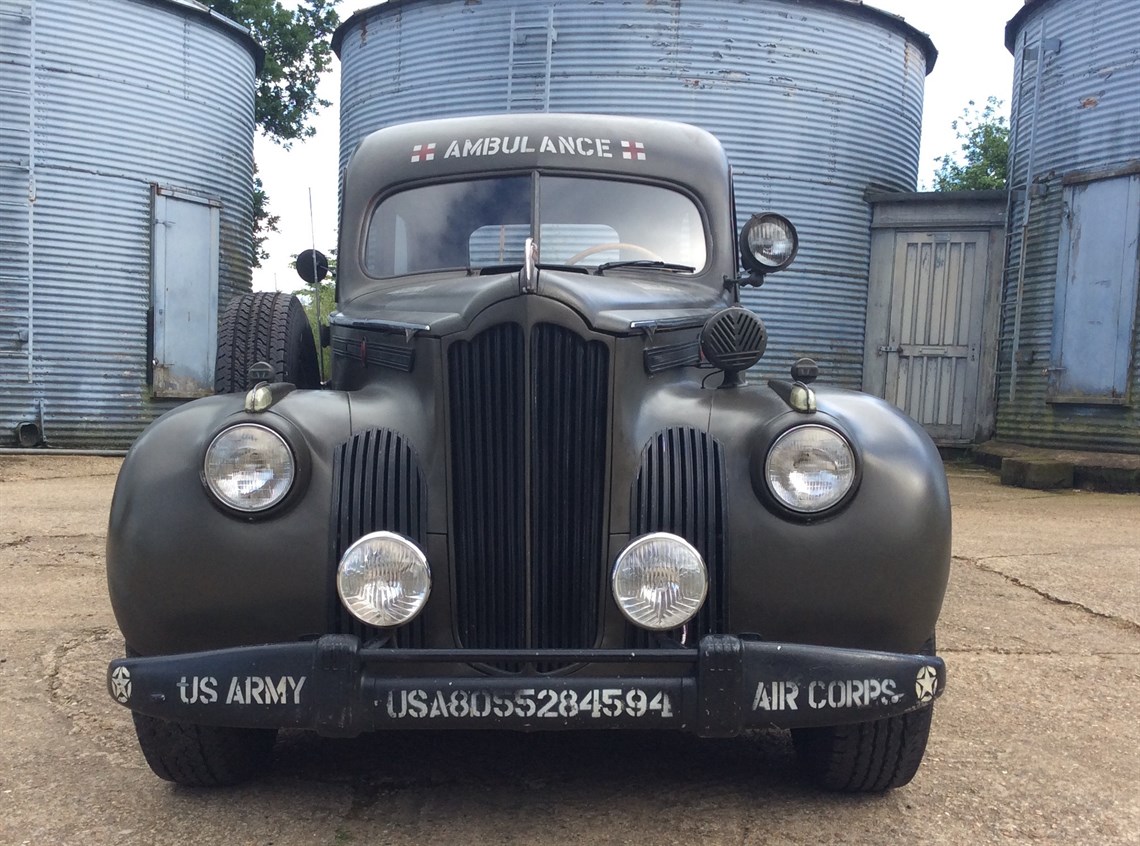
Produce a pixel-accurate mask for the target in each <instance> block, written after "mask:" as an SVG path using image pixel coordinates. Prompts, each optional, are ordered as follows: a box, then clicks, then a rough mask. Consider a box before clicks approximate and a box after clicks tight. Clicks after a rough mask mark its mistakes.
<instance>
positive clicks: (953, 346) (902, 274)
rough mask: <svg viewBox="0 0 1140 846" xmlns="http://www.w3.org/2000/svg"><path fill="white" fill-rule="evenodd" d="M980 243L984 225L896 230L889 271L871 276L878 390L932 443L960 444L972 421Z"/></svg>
mask: <svg viewBox="0 0 1140 846" xmlns="http://www.w3.org/2000/svg"><path fill="white" fill-rule="evenodd" d="M988 246H989V233H988V232H986V231H976V232H971V231H965V232H905V231H903V232H896V233H895V244H894V256H893V269H892V272H891V273H890V274H889V278H888V277H887V275H886V274H884V278H876V277H873V278H872V281H871V285H872V290H871V296H870V302H871V307H872V308H874V307H875V303H876V302H878V303H879V304H880V308H881V310H882V311H884V312H886V314H885V315H883V316H885V317H887V319H886V320H885V321H884V320H882V319H881V317H880V319H879V320H873V319H872V315H870V314H869V315H868V339H867V341H868V352H869V353H871V354H872V355H873V358H871V359H870V361H871V362H872V363H873V368H874V369H877V370H878V371H879V378H881V379H882V382H881V383H880V384H881V386H882V387H881V393H880V395H881V396H882V397H884V398H885V399H886V400H888V401H889V402H892V403H894V404H895V405H897V406H898V407H899V408H901V409H902V410H903V411H905V412H906V413H907V414H908V415H910V416H911V417H912V418H914V419H915V420H917V421H918V422H919V423H921V424H922V426H923V428H925V429H926V431H927V432H928V433H929V434H930V436H931V437H932V438H933V439H934V440H935V442H937V443H939V444H944V445H954V444H968V443H970V442H971V441H972V440H973V437H974V433H975V431H976V428H977V405H978V395H979V390H978V389H979V361H980V359H981V358H982V356H981V346H982V326H983V321H982V311H983V308H984V303H985V292H986V276H987V264H988V255H987V253H988ZM884 323H885V324H886V326H885V328H886V332H885V333H884V332H883V331H882V327H883V325H884ZM876 326H877V327H878V328H877V330H876V328H875V327H876ZM876 335H877V337H876ZM867 381H868V382H869V384H868V385H867V386H866V387H867V389H868V390H872V391H874V392H876V393H879V391H876V390H875V387H877V386H873V384H870V383H874V382H876V381H878V380H877V379H875V378H870V379H867Z"/></svg>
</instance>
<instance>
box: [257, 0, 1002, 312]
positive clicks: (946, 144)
mask: <svg viewBox="0 0 1140 846" xmlns="http://www.w3.org/2000/svg"><path fill="white" fill-rule="evenodd" d="M377 2H378V0H341V3H340V5H339V6H338V7H337V10H338V11H339V12H340V16H341V19H342V20H345V19H347V18H348V17H349V15H351V14H352V13H353V12H354V11H356V10H358V9H364V8H368V7H369V6H374V5H376V3H377ZM866 5H868V6H874V7H876V8H879V9H882V10H884V11H887V12H891V13H892V14H896V15H899V16H901V17H903V18H905V19H906V21H907V23H909V24H911V25H912V26H913V27H915V28H916V29H919V30H921V31H923V32H925V33H927V34H928V35H929V36H930V37H931V39H932V40H933V41H934V46H935V47H937V48H938V61H937V62H936V63H935V65H934V70H933V72H931V74H930V75H929V76H927V78H926V93H925V100H924V102H925V107H924V115H923V123H922V149H921V152H920V157H919V176H918V179H919V185H918V188H919V189H920V190H922V189H928V188H929V187H930V185H931V183H932V182H933V175H934V171H935V161H934V160H935V159H936V158H938V157H940V156H942V155H943V154H945V153H950V152H954V151H955V150H956V149H957V146H958V142H957V140H956V138H955V135H954V131H953V130H952V129H951V128H950V123H951V121H953V120H954V119H955V118H956V117H958V116H959V115H960V114H961V113H962V110H963V109H964V108H965V107H966V105H967V103H968V102H969V101H970V100H973V101H975V102H976V103H978V104H983V103H985V100H986V98H987V97H989V96H990V95H991V94H992V95H995V96H997V97H998V98H999V99H1001V100H1003V101H1004V102H1005V105H1006V108H1007V110H1008V106H1009V98H1010V91H1011V89H1012V86H1013V57H1012V56H1011V55H1010V54H1009V52H1008V51H1007V50H1006V49H1005V25H1006V23H1007V22H1008V21H1009V19H1010V18H1012V17H1013V16H1014V15H1015V14H1016V13H1017V11H1018V9H1020V8H1021V6H1022V0H870V2H867V4H866ZM333 64H334V68H333V71H332V72H331V73H329V74H327V75H326V76H325V78H324V79H323V80H322V81H321V86H320V95H321V96H322V97H324V98H325V99H326V100H331V101H332V103H333V104H332V106H330V107H329V108H327V109H325V110H324V111H323V112H322V113H321V114H320V115H319V116H318V117H317V119H316V120H315V122H314V126H315V127H316V129H317V133H316V135H315V136H314V137H313V138H310V139H309V140H307V141H305V142H303V143H296V144H294V145H293V147H292V149H291V150H285V149H283V148H281V147H279V146H278V145H276V144H274V143H273V142H272V141H269V140H268V139H266V138H264V137H261V136H260V135H259V136H258V138H257V140H256V141H255V144H254V152H255V156H256V158H257V164H258V168H259V170H260V173H261V179H262V181H263V182H264V184H265V190H266V193H267V194H268V195H269V208H270V212H271V213H272V214H276V215H279V216H280V218H281V220H280V222H279V223H278V226H279V228H280V230H281V231H280V232H279V233H276V234H274V235H271V237H270V238H269V239H268V240H267V241H266V248H267V249H268V250H269V254H270V256H269V259H268V260H267V261H265V262H263V266H262V267H261V268H259V269H256V270H254V273H253V287H254V289H255V290H274V289H280V290H285V291H292V290H295V289H297V288H299V287H301V286H302V285H303V283H302V282H301V280H300V279H298V278H297V276H296V273H295V271H294V270H293V269H292V268H291V267H290V266H289V264H290V262H291V261H292V260H293V256H295V255H296V254H297V253H299V252H300V251H301V250H303V249H306V248H307V247H309V246H311V245H312V242H313V235H312V233H313V232H315V235H316V244H317V249H319V250H321V251H323V252H325V253H328V252H329V251H330V250H332V249H333V248H334V247H335V246H336V214H337V210H336V200H337V161H338V145H339V138H338V133H339V120H338V108H339V106H338V100H339V97H340V68H339V64H338V63H337V62H336V61H335V59H334V62H333ZM310 192H311V195H312V208H313V223H312V224H310V217H309V197H310Z"/></svg>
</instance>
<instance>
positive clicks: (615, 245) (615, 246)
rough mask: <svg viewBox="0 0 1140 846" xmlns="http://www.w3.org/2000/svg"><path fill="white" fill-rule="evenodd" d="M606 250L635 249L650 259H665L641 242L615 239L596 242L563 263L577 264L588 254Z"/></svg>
mask: <svg viewBox="0 0 1140 846" xmlns="http://www.w3.org/2000/svg"><path fill="white" fill-rule="evenodd" d="M606 250H633V251H634V252H635V253H641V254H642V255H643V256H645V257H646V258H647V259H649V260H650V261H664V259H663V258H661V256H659V255H657V253H655V252H653V250H650V249H647V248H646V247H642V246H641V245H640V244H627V243H625V242H624V241H613V242H612V243H609V244H594V246H592V247H587V248H586V249H584V250H582V252H580V253H575V254H574V255H572V256H570V258H568V259H566V261H564V262H563V264H577V263H578V262H580V261H581V260H582V259H584V258H586V257H587V256H592V255H593V254H594V253H604V252H605V251H606Z"/></svg>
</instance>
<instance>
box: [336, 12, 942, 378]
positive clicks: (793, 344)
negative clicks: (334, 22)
mask: <svg viewBox="0 0 1140 846" xmlns="http://www.w3.org/2000/svg"><path fill="white" fill-rule="evenodd" d="M551 22H552V23H553V30H554V33H555V37H554V38H553V39H548V38H547V34H546V32H547V29H548V27H549V25H550V24H551ZM333 45H334V47H335V48H336V49H337V51H338V55H339V56H340V59H341V64H342V73H341V148H340V149H341V162H342V164H343V163H344V162H346V161H347V159H348V156H349V155H351V153H352V150H353V149H354V147H355V146H356V144H357V143H358V142H359V141H360V140H361V139H362V138H363V137H364V136H365V135H366V134H367V133H369V132H371V131H373V130H375V129H379V128H381V127H384V126H388V125H391V124H395V123H400V122H402V121H407V120H417V119H422V118H429V117H446V116H455V115H471V114H487V113H495V112H503V111H509V110H516V111H519V110H527V111H535V110H544V109H545V110H549V111H565V112H592V113H602V114H625V115H633V116H641V117H657V118H667V119H674V120H680V121H685V122H687V123H693V124H696V125H698V126H701V127H703V128H704V129H707V130H709V131H710V132H712V133H713V134H714V135H716V136H717V137H718V138H719V139H720V140H721V142H722V143H723V144H724V146H725V149H726V150H727V152H728V156H729V159H730V160H731V162H732V164H733V168H734V171H735V175H736V187H737V210H738V214H739V218H740V222H741V223H743V222H744V221H745V220H747V218H748V216H749V215H750V214H751V213H752V212H755V211H763V210H772V211H779V212H782V213H784V214H787V215H788V216H790V217H791V218H792V219H793V221H794V222H795V223H796V225H797V226H798V227H799V230H800V236H801V248H800V253H799V257H798V258H797V259H796V263H795V265H793V268H792V269H791V270H789V271H788V272H786V273H781V274H779V275H778V276H773V277H772V278H771V280H770V281H769V282H768V284H767V286H766V288H765V289H763V290H761V291H758V292H757V291H753V290H748V291H746V292H745V300H746V302H747V304H748V305H750V306H751V307H752V308H754V309H755V310H756V311H757V312H759V313H760V314H761V315H762V316H763V317H764V320H765V321H766V322H767V324H768V327H769V329H770V330H771V337H772V341H771V343H770V344H769V347H768V354H767V356H766V357H765V359H764V360H763V361H762V362H761V363H760V366H759V368H758V369H759V371H760V372H762V373H765V374H773V373H780V374H786V373H787V368H788V366H789V365H790V363H791V361H792V360H794V358H796V357H798V356H800V355H812V356H814V357H816V358H817V359H818V360H819V361H820V363H821V367H822V371H823V377H822V378H823V379H824V380H826V381H827V382H828V383H830V384H840V385H845V386H852V387H858V386H859V385H860V382H861V378H862V358H863V330H864V323H865V314H866V305H867V272H868V262H869V254H870V234H869V222H870V211H869V207H868V205H867V203H866V202H865V201H864V199H863V195H864V192H865V191H866V190H867V189H868V188H869V187H875V188H883V189H887V190H900V191H902V190H914V187H915V182H916V179H917V172H918V148H919V131H920V123H921V117H922V96H923V84H924V80H925V76H926V74H927V72H928V70H929V68H930V66H931V65H932V64H933V60H934V56H935V51H934V48H933V45H932V44H931V43H930V41H929V39H928V38H926V37H925V36H923V35H922V34H921V33H919V32H917V31H916V30H914V29H913V28H911V27H909V26H907V25H906V24H904V23H902V22H901V20H900V19H898V18H895V17H893V16H889V15H886V14H885V13H882V12H878V11H877V10H874V9H871V8H869V7H866V6H862V5H857V4H853V3H848V2H844V0H684V1H683V2H681V0H673V2H638V3H630V2H623V0H558V2H550V0H547V2H541V1H540V0H498V2H495V3H470V2H466V0H430V2H429V0H390V1H389V2H388V3H386V4H383V5H380V6H376V7H373V8H371V9H369V10H366V11H364V12H360V13H357V14H356V15H354V16H353V17H352V18H350V19H349V20H348V21H346V22H345V23H344V24H343V25H342V26H341V28H340V30H338V32H337V34H336V36H335V37H334V40H333ZM548 57H549V61H548V60H547V59H548Z"/></svg>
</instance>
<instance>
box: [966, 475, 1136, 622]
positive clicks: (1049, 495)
mask: <svg viewBox="0 0 1140 846" xmlns="http://www.w3.org/2000/svg"><path fill="white" fill-rule="evenodd" d="M950 486H951V493H952V499H953V501H954V506H953V520H954V555H955V556H956V557H960V558H964V559H970V560H973V561H976V562H978V564H979V566H982V567H983V568H985V569H987V570H991V571H993V572H995V573H1000V574H1002V575H1003V576H1006V577H1007V578H1009V579H1011V580H1012V581H1015V582H1016V583H1018V584H1021V585H1024V586H1026V587H1029V588H1031V589H1033V590H1036V591H1038V592H1039V593H1040V594H1041V595H1042V596H1043V597H1046V598H1049V599H1052V600H1055V601H1058V602H1069V603H1073V604H1076V605H1079V606H1083V607H1085V608H1087V609H1089V610H1090V611H1093V612H1095V613H1097V614H1102V615H1105V616H1108V617H1112V618H1116V619H1120V620H1123V621H1127V622H1130V623H1132V624H1133V625H1136V626H1140V494H1106V493H1092V492H1089V491H1081V490H1065V491H1052V492H1043V491H1026V490H1021V489H1018V488H1008V487H1002V485H1001V484H1000V480H999V478H998V476H997V475H996V474H994V473H993V472H990V471H987V470H980V469H973V470H971V469H966V468H962V467H954V468H952V470H951V473H950Z"/></svg>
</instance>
